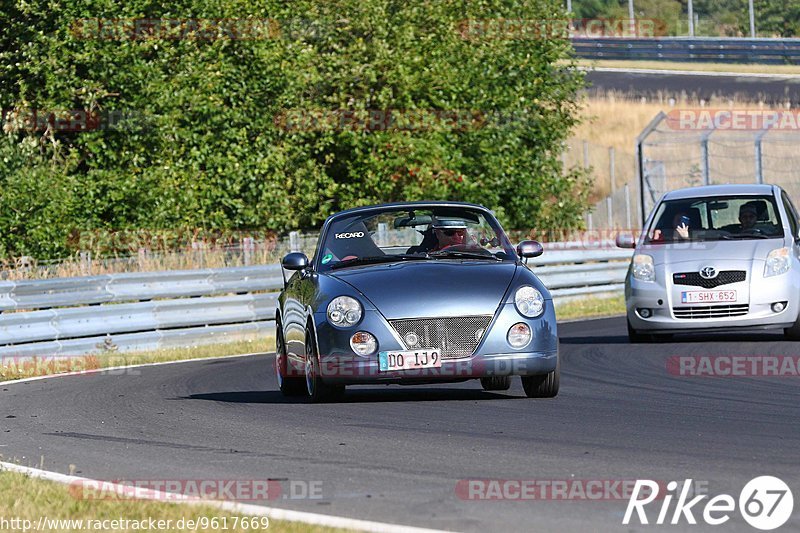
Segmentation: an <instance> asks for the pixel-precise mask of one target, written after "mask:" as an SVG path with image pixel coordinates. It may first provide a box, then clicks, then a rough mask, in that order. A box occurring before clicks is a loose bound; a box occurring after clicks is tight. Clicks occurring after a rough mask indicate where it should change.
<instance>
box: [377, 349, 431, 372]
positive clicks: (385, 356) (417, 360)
mask: <svg viewBox="0 0 800 533" xmlns="http://www.w3.org/2000/svg"><path fill="white" fill-rule="evenodd" d="M378 364H379V368H380V370H381V372H389V371H392V370H416V369H418V368H441V367H442V354H441V352H440V351H439V350H437V349H435V348H424V349H422V350H407V351H398V352H379V353H378Z"/></svg>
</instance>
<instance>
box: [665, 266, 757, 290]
mask: <svg viewBox="0 0 800 533" xmlns="http://www.w3.org/2000/svg"><path fill="white" fill-rule="evenodd" d="M746 279H747V272H745V271H744V270H723V271H722V272H720V273H719V274H717V277H716V278H711V279H706V278H704V277H702V276H700V273H699V272H680V273H676V274H673V275H672V282H673V283H674V284H675V285H691V286H692V287H703V288H704V289H713V288H714V287H719V286H720V285H728V284H730V283H739V282H740V281H744V280H746Z"/></svg>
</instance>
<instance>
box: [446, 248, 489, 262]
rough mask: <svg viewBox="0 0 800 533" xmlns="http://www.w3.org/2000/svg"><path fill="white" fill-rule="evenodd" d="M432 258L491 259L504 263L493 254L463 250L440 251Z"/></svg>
mask: <svg viewBox="0 0 800 533" xmlns="http://www.w3.org/2000/svg"><path fill="white" fill-rule="evenodd" d="M430 255H431V257H454V258H458V259H462V258H463V259H491V260H493V261H502V259H500V258H499V257H495V256H494V255H492V254H489V255H486V254H482V253H479V252H465V251H461V250H440V251H438V252H432V253H431V254H430Z"/></svg>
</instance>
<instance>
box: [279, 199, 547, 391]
mask: <svg viewBox="0 0 800 533" xmlns="http://www.w3.org/2000/svg"><path fill="white" fill-rule="evenodd" d="M541 253H542V246H541V245H540V244H539V243H537V242H535V241H523V242H522V243H520V244H519V245H518V246H517V247H516V249H515V248H514V247H513V246H512V245H511V243H510V242H509V240H508V237H507V236H506V234H505V233H504V232H503V229H502V228H501V227H500V224H499V223H498V222H497V220H496V219H495V217H494V215H493V214H492V212H491V211H489V210H488V209H486V208H484V207H481V206H478V205H473V204H466V203H455V202H408V203H395V204H385V205H380V206H372V207H361V208H356V209H350V210H348V211H342V212H340V213H337V214H335V215H333V216H331V217H329V218H328V219H327V220H326V221H325V224H324V225H323V227H322V231H321V232H320V236H319V241H318V243H317V248H316V253H315V254H314V258H313V259H312V260H310V261H309V259H308V258H307V257H306V256H305V255H304V254H302V253H290V254H288V255H287V256H286V257H284V259H283V262H282V264H283V268H284V269H286V270H291V271H294V273H293V275H292V276H291V278H290V279H289V280H288V281H286V283H285V287H284V290H283V291H282V292H281V294H280V298H279V300H278V309H277V312H276V321H277V350H276V357H275V369H276V373H277V380H278V384H279V386H280V390H281V392H283V394H285V395H287V396H291V395H307V396H308V397H309V398H310V399H311V401H315V402H316V401H324V400H326V399H330V398H334V397H336V396H338V395H341V394H342V393H344V390H345V386H347V385H355V384H376V383H385V384H389V383H398V384H423V383H442V382H458V381H465V380H468V379H480V381H481V384H482V386H483V388H484V389H486V390H507V389H508V388H509V386H510V384H511V376H514V375H518V376H521V377H522V385H523V389H524V390H525V393H526V395H527V396H528V397H532V398H534V397H553V396H555V395H556V394H558V386H559V356H558V336H557V333H556V317H555V312H554V310H553V302H552V299H551V297H550V293H549V292H548V291H547V289H546V288H545V287H544V286H543V285H542V283H541V281H539V279H538V278H537V277H536V276H535V275H534V274H533V273H532V272H531V271H530V270H529V269H528V268H527V267H526V266H525V264H523V258H529V257H536V256H538V255H540V254H541Z"/></svg>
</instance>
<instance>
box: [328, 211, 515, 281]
mask: <svg viewBox="0 0 800 533" xmlns="http://www.w3.org/2000/svg"><path fill="white" fill-rule="evenodd" d="M323 238H324V242H322V243H321V245H320V246H319V248H318V252H317V253H318V254H319V257H320V260H319V268H320V270H321V271H326V270H332V269H337V268H345V267H348V266H357V265H363V264H370V263H382V262H393V261H423V260H446V259H478V260H481V259H482V260H487V261H503V260H511V261H515V260H516V259H517V256H516V253H515V252H514V248H513V247H512V246H511V243H510V242H509V240H508V237H506V235H505V233H504V232H503V230H502V228H501V227H500V225H499V224H498V222H497V221H496V220H495V219H494V218H493V217H488V216H486V214H485V213H484V212H482V211H479V210H476V209H470V208H468V207H461V206H447V207H424V206H421V207H417V206H412V207H406V208H402V209H398V208H392V209H379V208H376V209H375V210H369V211H363V212H359V213H355V214H353V215H351V216H343V217H341V218H337V219H335V220H334V221H333V222H332V224H331V225H330V226H329V228H328V231H327V234H326V235H325V236H323Z"/></svg>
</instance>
